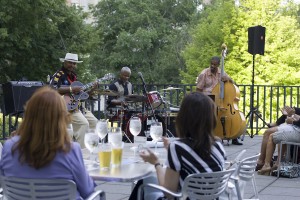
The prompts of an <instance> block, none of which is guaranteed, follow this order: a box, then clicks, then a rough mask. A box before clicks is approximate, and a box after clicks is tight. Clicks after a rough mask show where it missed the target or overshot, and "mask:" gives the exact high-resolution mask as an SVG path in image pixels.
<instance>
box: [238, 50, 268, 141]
mask: <svg viewBox="0 0 300 200" xmlns="http://www.w3.org/2000/svg"><path fill="white" fill-rule="evenodd" d="M254 65H255V54H253V60H252V84H251V91H250V111H249V113H248V114H247V115H246V119H248V121H247V125H246V128H245V131H244V133H243V136H242V138H241V140H242V141H244V138H245V134H246V132H248V131H247V129H248V128H249V124H250V131H251V132H250V134H249V133H248V134H249V135H250V137H251V138H253V137H254V134H253V119H254V115H255V116H256V117H258V118H259V119H260V120H262V121H263V122H264V124H267V122H266V121H265V120H264V119H263V118H262V117H261V114H260V112H259V111H258V109H257V108H256V107H254V106H253V104H254V102H253V101H254V68H255V67H254ZM257 134H258V132H257V129H256V135H257Z"/></svg>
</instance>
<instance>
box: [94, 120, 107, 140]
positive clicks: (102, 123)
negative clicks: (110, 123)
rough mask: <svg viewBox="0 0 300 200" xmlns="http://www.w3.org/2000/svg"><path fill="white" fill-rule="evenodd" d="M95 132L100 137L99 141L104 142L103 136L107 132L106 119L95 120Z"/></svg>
mask: <svg viewBox="0 0 300 200" xmlns="http://www.w3.org/2000/svg"><path fill="white" fill-rule="evenodd" d="M95 132H96V133H97V134H98V136H99V137H100V139H101V143H102V144H103V143H104V138H105V136H106V135H107V132H108V127H107V121H106V120H105V119H100V120H99V121H98V122H97V125H96V129H95Z"/></svg>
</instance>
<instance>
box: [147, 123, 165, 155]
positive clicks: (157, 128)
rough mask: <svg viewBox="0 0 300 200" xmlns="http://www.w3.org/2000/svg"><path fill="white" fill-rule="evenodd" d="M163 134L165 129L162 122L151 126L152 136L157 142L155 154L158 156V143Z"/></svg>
mask: <svg viewBox="0 0 300 200" xmlns="http://www.w3.org/2000/svg"><path fill="white" fill-rule="evenodd" d="M162 134H163V127H162V123H161V122H154V123H152V124H151V126H150V136H151V137H152V139H153V140H154V141H155V154H158V152H157V142H158V140H159V139H161V137H162Z"/></svg>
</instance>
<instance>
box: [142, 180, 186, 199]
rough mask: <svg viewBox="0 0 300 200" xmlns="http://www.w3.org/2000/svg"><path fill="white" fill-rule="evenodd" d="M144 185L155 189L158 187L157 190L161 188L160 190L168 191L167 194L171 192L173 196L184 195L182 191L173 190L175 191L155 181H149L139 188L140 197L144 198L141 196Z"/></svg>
mask: <svg viewBox="0 0 300 200" xmlns="http://www.w3.org/2000/svg"><path fill="white" fill-rule="evenodd" d="M144 187H151V188H155V189H157V190H160V191H162V192H164V193H167V194H169V195H171V196H173V197H176V198H179V197H182V193H181V192H173V191H171V190H168V189H167V188H165V187H163V186H160V185H157V184H153V183H148V184H142V185H141V186H140V187H139V190H138V197H139V198H140V199H142V198H141V195H142V192H141V191H143V189H144Z"/></svg>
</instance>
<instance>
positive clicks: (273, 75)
mask: <svg viewBox="0 0 300 200" xmlns="http://www.w3.org/2000/svg"><path fill="white" fill-rule="evenodd" d="M239 2H240V4H239V6H236V5H235V4H234V1H232V0H227V1H226V0H225V1H219V0H216V1H215V3H214V4H212V5H210V6H207V8H206V9H205V10H204V11H203V13H202V15H201V19H200V21H199V24H198V25H197V27H196V28H195V29H194V30H193V31H192V33H191V34H192V37H193V40H192V42H191V43H190V44H189V45H188V46H187V48H186V49H185V51H184V58H185V61H186V65H187V67H186V69H185V70H183V71H182V72H181V75H182V77H183V81H182V82H183V83H194V80H195V77H197V76H198V74H199V72H200V71H202V70H203V69H204V68H206V67H207V66H208V64H209V59H210V58H211V56H213V55H220V52H221V50H220V46H221V44H222V43H226V44H227V46H228V52H229V53H228V56H227V57H226V59H225V71H226V72H227V73H228V74H229V75H230V76H231V77H232V78H233V79H234V80H235V82H236V83H238V84H251V81H252V76H251V74H252V68H253V56H252V55H251V54H250V53H248V51H247V49H248V35H247V34H248V31H247V30H248V28H249V27H252V26H256V25H262V26H264V27H266V40H265V53H264V55H263V56H261V55H256V56H255V63H254V64H255V69H254V71H255V84H268V85H282V84H286V85H299V83H300V81H299V79H298V78H297V77H299V73H300V70H299V67H298V63H299V56H298V53H299V45H300V42H299V40H298V38H299V33H300V29H299V24H298V22H297V14H296V10H297V9H296V6H295V4H292V3H290V4H284V5H282V4H280V2H281V1H280V0H265V1H252V0H240V1H239ZM288 6H289V7H288ZM287 77H288V78H287Z"/></svg>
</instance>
